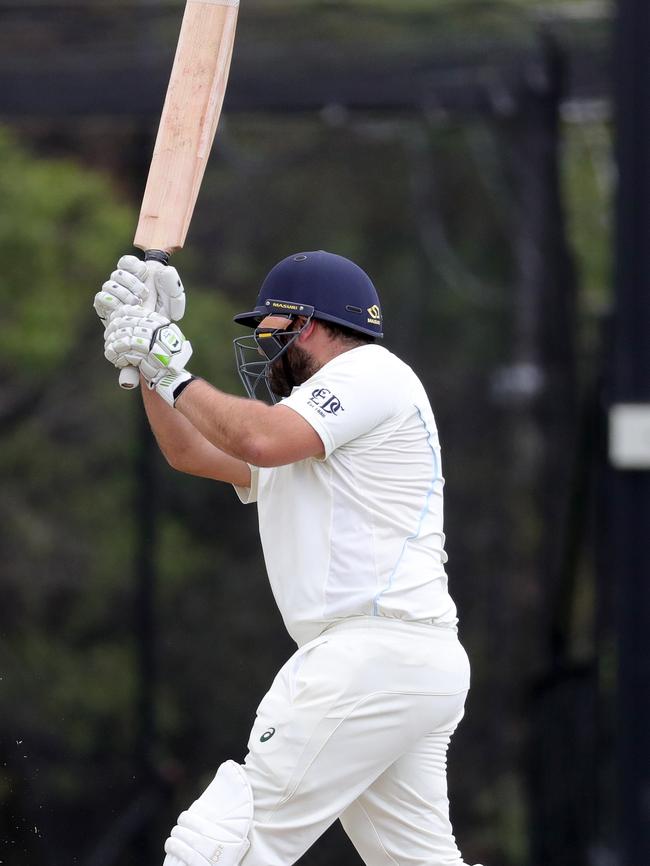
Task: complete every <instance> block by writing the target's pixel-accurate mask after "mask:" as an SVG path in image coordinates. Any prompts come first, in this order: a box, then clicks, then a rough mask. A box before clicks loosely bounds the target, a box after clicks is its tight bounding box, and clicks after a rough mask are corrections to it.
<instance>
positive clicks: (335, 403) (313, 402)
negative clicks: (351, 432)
mask: <svg viewBox="0 0 650 866" xmlns="http://www.w3.org/2000/svg"><path fill="white" fill-rule="evenodd" d="M307 405H308V406H311V407H312V409H315V410H316V411H317V412H318V414H319V415H322V416H323V418H324V417H325V416H326V415H336V414H338V413H339V412H345V409H344V408H343V406H341V401H340V400H339V398H338V397H337V396H336V395H335V394H332V392H331V391H330V390H328V389H327V388H316V390H315V391H312V393H311V397H310V399H309V400H308V401H307Z"/></svg>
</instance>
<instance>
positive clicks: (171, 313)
mask: <svg viewBox="0 0 650 866" xmlns="http://www.w3.org/2000/svg"><path fill="white" fill-rule="evenodd" d="M154 283H155V286H156V292H157V295H158V303H157V305H156V312H158V313H162V314H163V315H164V316H167V317H168V318H170V319H171V320H172V322H178V321H180V320H181V319H182V318H183V316H184V314H185V289H184V288H183V283H182V282H181V278H180V277H179V275H178V271H177V270H176V268H172V267H170V266H169V265H168V266H167V267H166V268H161V269H160V270H159V271H156V273H155V275H154Z"/></svg>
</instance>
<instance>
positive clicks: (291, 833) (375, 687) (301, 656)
mask: <svg viewBox="0 0 650 866" xmlns="http://www.w3.org/2000/svg"><path fill="white" fill-rule="evenodd" d="M468 688H469V662H468V659H467V655H466V653H465V650H464V649H463V647H462V646H461V644H460V642H459V640H458V636H457V634H456V632H455V631H454V630H452V629H444V628H438V627H434V626H427V625H420V624H411V623H405V622H403V621H401V620H391V619H386V618H376V617H367V618H366V617H360V618H358V619H357V618H355V619H353V620H345V621H343V622H341V623H338V624H336V625H334V626H332V627H331V628H329V629H328V630H327V631H326V632H325V633H324V634H322V635H321V636H320V637H318V638H316V639H315V640H313V641H311V642H310V643H308V644H306V645H305V646H303V647H301V648H300V649H299V650H298V651H297V652H296V653H295V654H294V655H293V656H292V657H291V658H290V659H289V660H288V661H287V662H286V664H285V665H284V666H283V667H282V669H281V670H280V672H279V673H278V675H277V676H276V678H275V680H274V682H273V685H272V686H271V689H270V690H269V692H268V693H267V695H266V696H265V697H264V699H263V700H262V702H261V704H260V706H259V708H258V710H257V717H256V720H255V724H254V726H253V729H252V731H251V735H250V739H249V742H248V749H249V752H248V755H247V756H246V760H245V763H244V769H245V772H246V775H247V776H248V779H249V780H250V784H251V787H252V790H253V798H254V818H253V824H252V827H251V832H250V842H251V846H250V849H249V850H248V852H247V854H246V855H245V857H244V859H243V860H242V866H291V864H292V863H295V862H296V860H298V859H299V858H300V857H301V856H302V854H304V853H305V851H307V849H308V848H309V847H310V846H311V845H312V844H313V843H314V842H315V841H316V839H318V837H319V836H320V835H321V834H322V833H323V832H324V831H325V830H326V829H327V828H328V827H329V826H330V824H332V823H333V822H334V821H335V820H336V819H337V818H339V819H340V820H341V823H342V825H343V827H344V828H345V831H346V833H347V834H348V836H349V837H350V839H351V840H352V842H353V843H354V845H355V847H356V849H357V851H358V852H359V854H360V856H361V857H362V859H363V860H364V862H365V863H366V864H367V866H425V864H426V866H465V864H464V861H463V859H462V857H461V855H460V853H459V851H458V848H457V847H456V842H455V839H454V836H453V833H452V828H451V824H450V821H449V803H448V799H447V775H446V755H447V747H448V745H449V740H450V738H451V735H452V733H453V732H454V730H455V728H456V726H457V725H458V722H459V721H460V719H461V718H462V716H463V707H464V704H465V697H466V695H467V691H468Z"/></svg>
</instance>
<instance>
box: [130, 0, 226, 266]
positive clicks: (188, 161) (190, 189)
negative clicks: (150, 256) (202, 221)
mask: <svg viewBox="0 0 650 866" xmlns="http://www.w3.org/2000/svg"><path fill="white" fill-rule="evenodd" d="M238 11H239V0H187V3H186V6H185V14H184V16H183V23H182V26H181V33H180V37H179V40H178V47H177V49H176V57H175V59H174V66H173V68H172V73H171V78H170V80H169V87H168V88H167V96H166V98H165V105H164V108H163V112H162V116H161V119H160V126H159V128H158V136H157V138H156V144H155V147H154V153H153V157H152V160H151V167H150V169H149V177H148V180H147V186H146V189H145V193H144V198H143V200H142V209H141V211H140V219H139V222H138V227H137V230H136V235H135V240H134V245H135V246H136V247H139V248H140V249H142V250H145V251H146V250H162V251H163V252H167V253H173V252H175V251H176V250H178V249H180V248H181V247H182V246H183V244H184V243H185V237H186V235H187V230H188V227H189V224H190V220H191V218H192V214H193V212H194V206H195V204H196V199H197V196H198V192H199V188H200V186H201V181H202V180H203V173H204V171H205V166H206V163H207V160H208V156H209V154H210V150H211V148H212V142H213V140H214V136H215V133H216V130H217V125H218V123H219V117H220V114H221V107H222V105H223V99H224V95H225V92H226V85H227V82H228V72H229V70H230V60H231V57H232V49H233V42H234V38H235V28H236V24H237V13H238Z"/></svg>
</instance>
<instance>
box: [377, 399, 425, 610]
mask: <svg viewBox="0 0 650 866" xmlns="http://www.w3.org/2000/svg"><path fill="white" fill-rule="evenodd" d="M415 410H416V412H417V413H418V416H419V418H420V421H421V422H422V426H423V427H424V429H425V430H426V433H427V445H428V446H429V449H430V450H431V456H432V458H433V478H432V480H431V486H430V487H429V489H428V491H427V495H426V498H425V500H424V506H423V507H422V511H421V512H420V519H419V521H418V526H417V529H416V531H415V533H414V534H413V535H408V536H407V537H406V538H405V539H404V544H403V545H402V550H401V551H400V555H399V557H398V558H397V562H396V563H395V567H394V568H393V570H392V571H391V573H390V577H389V578H388V585H387V586H385V587H384V588H383V589H382V590H381V592H379V593H377V595H376V596H375V597H374V599H373V601H372V614H373V616H379V599H380V598H381V597H382V595H383V594H384V593H385V592H388V590H389V589H390V588H391V586H392V585H393V578H394V577H395V574H396V572H397V569H398V568H399V567H400V564H401V562H402V559H403V558H404V554H405V553H406V545H407V544H408V543H409V541H415V539H416V538H417V537H418V536H419V534H420V532H421V530H422V524H423V523H424V518H425V517H426V516H427V514H428V513H429V500H430V499H431V497H432V496H433V492H434V489H435V486H436V481H440V467H439V466H438V457H437V455H436V452H435V449H434V447H433V445H432V444H431V431H430V430H429V428H428V427H427V425H426V422H425V420H424V418H423V417H422V413H421V412H420V408H419V406H416V407H415Z"/></svg>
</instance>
